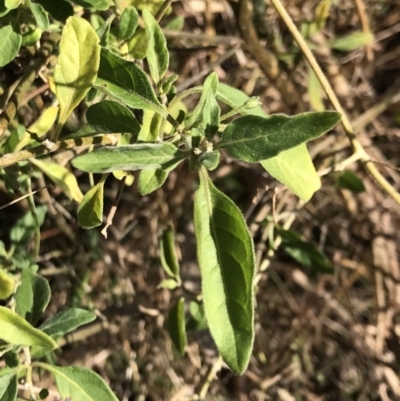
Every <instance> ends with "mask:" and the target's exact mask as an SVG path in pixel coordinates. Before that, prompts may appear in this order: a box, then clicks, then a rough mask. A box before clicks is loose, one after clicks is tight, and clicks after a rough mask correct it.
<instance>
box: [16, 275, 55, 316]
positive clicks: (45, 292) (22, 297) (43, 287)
mask: <svg viewBox="0 0 400 401" xmlns="http://www.w3.org/2000/svg"><path fill="white" fill-rule="evenodd" d="M50 296H51V290H50V285H49V283H48V281H47V280H46V279H45V278H43V277H41V276H38V275H37V274H35V273H33V272H32V270H30V269H26V270H24V271H23V272H22V274H21V284H20V285H19V286H18V289H17V292H16V294H15V303H16V306H17V312H18V314H19V315H20V316H21V317H23V318H24V319H26V320H27V321H28V322H30V323H32V324H35V323H36V322H37V321H38V319H39V318H40V316H41V315H42V314H43V312H44V311H45V310H46V308H47V305H48V304H49V302H50Z"/></svg>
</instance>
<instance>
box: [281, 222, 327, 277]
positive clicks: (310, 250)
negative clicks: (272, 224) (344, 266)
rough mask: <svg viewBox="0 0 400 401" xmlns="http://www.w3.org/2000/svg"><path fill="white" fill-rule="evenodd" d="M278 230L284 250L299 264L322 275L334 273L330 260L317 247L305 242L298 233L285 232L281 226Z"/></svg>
mask: <svg viewBox="0 0 400 401" xmlns="http://www.w3.org/2000/svg"><path fill="white" fill-rule="evenodd" d="M276 230H277V232H278V233H279V235H280V236H281V238H282V246H283V249H284V250H285V252H286V253H287V254H288V255H290V256H291V257H292V258H293V259H294V260H295V261H296V262H297V263H299V264H301V265H302V266H306V267H310V268H312V269H314V270H316V271H320V272H322V273H330V274H332V273H333V267H332V265H331V264H330V262H329V260H328V258H327V257H326V255H325V254H324V253H323V252H321V251H320V250H319V249H318V248H317V247H316V246H314V245H313V244H311V243H310V242H306V241H304V240H303V239H302V238H301V236H300V235H299V234H298V233H297V232H296V231H293V230H284V229H282V228H280V227H279V226H277V227H276Z"/></svg>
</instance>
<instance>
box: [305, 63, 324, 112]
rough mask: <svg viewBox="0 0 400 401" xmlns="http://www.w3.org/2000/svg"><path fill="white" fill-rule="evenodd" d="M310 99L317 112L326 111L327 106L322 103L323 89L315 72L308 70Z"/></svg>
mask: <svg viewBox="0 0 400 401" xmlns="http://www.w3.org/2000/svg"><path fill="white" fill-rule="evenodd" d="M307 89H308V97H309V99H310V105H311V107H312V108H313V109H314V110H315V111H324V110H325V106H324V102H323V101H322V87H321V84H320V83H319V81H318V78H317V76H316V75H315V72H314V71H313V70H312V69H311V68H309V70H308V88H307Z"/></svg>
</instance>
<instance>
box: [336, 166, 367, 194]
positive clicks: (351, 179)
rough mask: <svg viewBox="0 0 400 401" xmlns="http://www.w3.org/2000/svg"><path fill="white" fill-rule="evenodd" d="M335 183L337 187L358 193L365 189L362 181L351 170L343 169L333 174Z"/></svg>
mask: <svg viewBox="0 0 400 401" xmlns="http://www.w3.org/2000/svg"><path fill="white" fill-rule="evenodd" d="M335 181H336V185H337V186H338V187H339V188H345V189H348V190H350V191H351V192H354V193H355V194H358V193H360V192H364V191H365V185H364V183H363V182H362V181H361V180H360V179H359V178H358V177H357V174H355V173H353V171H350V170H345V171H342V172H341V173H339V174H337V175H336V176H335Z"/></svg>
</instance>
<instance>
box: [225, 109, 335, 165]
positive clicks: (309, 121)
mask: <svg viewBox="0 0 400 401" xmlns="http://www.w3.org/2000/svg"><path fill="white" fill-rule="evenodd" d="M339 121H340V114H339V113H336V112H332V111H325V112H319V113H318V112H315V113H303V114H298V115H296V116H293V117H288V116H285V115H283V114H276V115H273V116H271V117H268V118H263V117H259V116H244V117H240V118H238V119H237V120H235V121H233V122H232V123H230V124H229V125H228V126H227V128H226V129H225V131H224V133H223V135H222V141H221V142H219V147H220V148H224V149H225V150H226V151H227V152H228V153H229V154H230V155H231V156H232V157H235V158H237V159H240V160H243V161H246V162H250V163H252V162H259V161H262V160H266V159H269V158H271V157H274V156H276V155H278V154H279V153H280V152H282V151H284V150H287V149H290V148H294V147H295V146H297V145H300V144H301V143H304V142H307V141H309V140H311V139H314V138H317V137H319V136H320V135H322V134H323V133H325V132H327V131H329V130H330V129H332V128H333V127H334V126H335V125H336V124H337V123H338V122H339Z"/></svg>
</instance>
